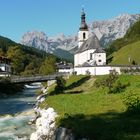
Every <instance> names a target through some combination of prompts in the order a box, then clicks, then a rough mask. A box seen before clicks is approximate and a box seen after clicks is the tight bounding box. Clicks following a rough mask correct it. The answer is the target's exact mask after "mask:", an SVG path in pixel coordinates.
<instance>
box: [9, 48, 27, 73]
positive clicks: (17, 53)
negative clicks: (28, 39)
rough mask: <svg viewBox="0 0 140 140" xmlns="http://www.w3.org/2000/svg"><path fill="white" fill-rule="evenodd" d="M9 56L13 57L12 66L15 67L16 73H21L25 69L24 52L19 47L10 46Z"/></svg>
mask: <svg viewBox="0 0 140 140" xmlns="http://www.w3.org/2000/svg"><path fill="white" fill-rule="evenodd" d="M7 57H8V58H9V59H11V67H12V69H13V73H14V74H20V72H22V71H23V70H24V67H25V66H24V60H25V57H24V53H23V51H22V50H21V49H20V48H19V47H18V46H14V47H9V49H8V51H7Z"/></svg>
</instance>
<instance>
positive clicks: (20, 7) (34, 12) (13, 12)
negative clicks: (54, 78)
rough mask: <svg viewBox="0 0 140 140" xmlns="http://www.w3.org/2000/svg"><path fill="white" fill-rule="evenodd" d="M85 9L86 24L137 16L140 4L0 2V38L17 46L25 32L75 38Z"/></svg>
mask: <svg viewBox="0 0 140 140" xmlns="http://www.w3.org/2000/svg"><path fill="white" fill-rule="evenodd" d="M82 6H84V8H85V11H86V14H87V22H91V21H95V20H102V19H109V18H112V17H114V16H117V15H119V14H122V13H129V14H138V13H140V0H0V18H1V20H0V35H3V36H5V37H8V38H11V39H12V40H14V41H17V42H19V41H20V39H21V37H22V35H23V34H24V33H25V32H27V31H33V30H37V31H43V32H45V33H46V34H47V35H48V36H54V35H57V34H59V33H64V34H66V35H70V34H75V33H76V32H77V31H78V27H79V23H80V11H81V7H82Z"/></svg>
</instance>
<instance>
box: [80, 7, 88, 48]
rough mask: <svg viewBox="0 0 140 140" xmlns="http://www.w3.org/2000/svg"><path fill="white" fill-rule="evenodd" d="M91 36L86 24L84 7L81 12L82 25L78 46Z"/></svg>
mask: <svg viewBox="0 0 140 140" xmlns="http://www.w3.org/2000/svg"><path fill="white" fill-rule="evenodd" d="M88 37H89V31H88V26H87V24H86V14H85V12H84V9H82V12H81V25H80V28H79V32H78V48H80V46H81V45H82V44H83V43H84V41H86V40H87V39H88Z"/></svg>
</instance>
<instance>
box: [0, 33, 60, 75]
mask: <svg viewBox="0 0 140 140" xmlns="http://www.w3.org/2000/svg"><path fill="white" fill-rule="evenodd" d="M0 55H1V56H5V57H7V58H9V59H11V67H12V73H13V74H18V75H31V74H48V73H52V72H54V71H55V62H56V61H59V58H57V57H55V56H53V55H51V54H47V53H46V52H44V51H41V50H38V49H36V48H32V47H28V46H25V45H21V44H18V43H16V42H14V41H12V40H10V39H8V38H5V37H2V36H0Z"/></svg>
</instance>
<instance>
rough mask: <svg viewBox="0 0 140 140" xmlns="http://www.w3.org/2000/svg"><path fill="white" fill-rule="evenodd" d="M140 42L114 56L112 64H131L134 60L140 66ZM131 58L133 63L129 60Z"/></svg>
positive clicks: (128, 46)
mask: <svg viewBox="0 0 140 140" xmlns="http://www.w3.org/2000/svg"><path fill="white" fill-rule="evenodd" d="M139 52H140V41H138V42H135V43H132V44H129V45H127V46H125V47H123V48H121V49H120V50H119V51H117V52H115V53H113V54H112V56H113V60H112V62H111V64H131V62H132V61H133V60H134V61H135V62H136V63H137V64H140V57H139ZM129 57H130V58H131V62H129V61H128V58H129Z"/></svg>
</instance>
